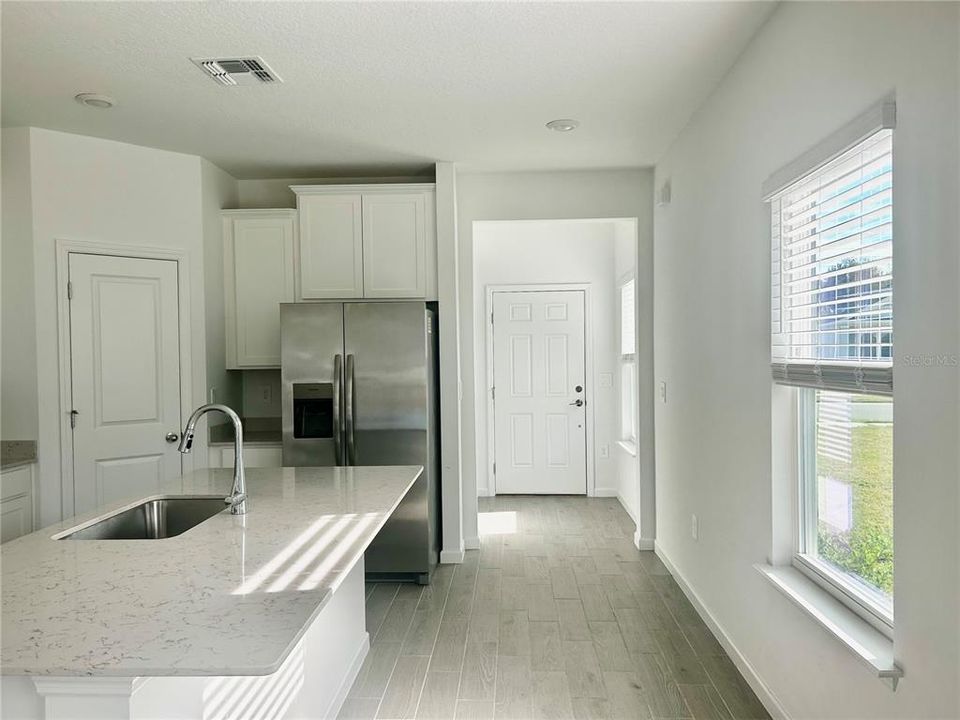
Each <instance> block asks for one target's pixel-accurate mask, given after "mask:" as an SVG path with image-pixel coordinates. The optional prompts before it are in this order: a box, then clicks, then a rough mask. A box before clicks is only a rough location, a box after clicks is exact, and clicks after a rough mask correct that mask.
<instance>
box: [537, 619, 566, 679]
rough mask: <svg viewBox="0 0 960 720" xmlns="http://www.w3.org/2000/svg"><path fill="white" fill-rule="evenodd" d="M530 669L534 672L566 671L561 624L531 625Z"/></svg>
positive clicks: (539, 623) (540, 623) (538, 623)
mask: <svg viewBox="0 0 960 720" xmlns="http://www.w3.org/2000/svg"><path fill="white" fill-rule="evenodd" d="M530 667H531V669H533V670H563V669H564V667H565V665H564V661H563V642H562V641H561V640H560V623H559V622H531V623H530Z"/></svg>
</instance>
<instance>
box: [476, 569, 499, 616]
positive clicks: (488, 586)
mask: <svg viewBox="0 0 960 720" xmlns="http://www.w3.org/2000/svg"><path fill="white" fill-rule="evenodd" d="M500 573H501V570H500V569H499V568H480V571H479V572H478V573H477V587H476V591H475V593H474V598H473V606H474V608H480V609H481V610H482V611H483V612H498V611H499V610H500Z"/></svg>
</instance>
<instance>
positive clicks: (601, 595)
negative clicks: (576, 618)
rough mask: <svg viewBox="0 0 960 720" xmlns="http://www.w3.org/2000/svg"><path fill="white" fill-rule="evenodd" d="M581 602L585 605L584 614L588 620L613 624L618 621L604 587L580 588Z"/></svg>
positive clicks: (586, 586)
mask: <svg viewBox="0 0 960 720" xmlns="http://www.w3.org/2000/svg"><path fill="white" fill-rule="evenodd" d="M579 592H580V601H581V602H582V603H583V614H584V615H586V617H587V620H588V621H591V620H595V621H606V622H612V621H615V620H616V616H615V615H614V614H613V608H612V607H611V606H610V601H609V600H607V594H606V592H604V589H603V586H602V585H582V586H580V591H579Z"/></svg>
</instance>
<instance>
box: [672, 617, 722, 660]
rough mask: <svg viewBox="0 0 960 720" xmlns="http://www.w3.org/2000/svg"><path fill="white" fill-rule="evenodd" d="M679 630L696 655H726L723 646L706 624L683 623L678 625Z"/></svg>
mask: <svg viewBox="0 0 960 720" xmlns="http://www.w3.org/2000/svg"><path fill="white" fill-rule="evenodd" d="M680 631H681V632H682V633H683V635H684V637H686V638H687V641H688V642H689V643H690V645H691V647H693V651H694V652H695V653H696V654H697V656H698V657H704V656H711V657H724V656H725V655H726V653H725V652H724V651H723V647H722V646H721V645H720V643H719V642H718V641H717V638H716V637H714V635H713V633H712V632H710V628H708V627H707V626H706V625H703V624H700V625H684V626H681V627H680Z"/></svg>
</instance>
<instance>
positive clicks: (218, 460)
mask: <svg viewBox="0 0 960 720" xmlns="http://www.w3.org/2000/svg"><path fill="white" fill-rule="evenodd" d="M209 458H210V460H209V462H210V467H212V468H232V467H233V445H211V446H210V450H209ZM243 466H244V467H248V468H264V467H282V466H283V448H282V447H281V446H280V445H244V446H243Z"/></svg>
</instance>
